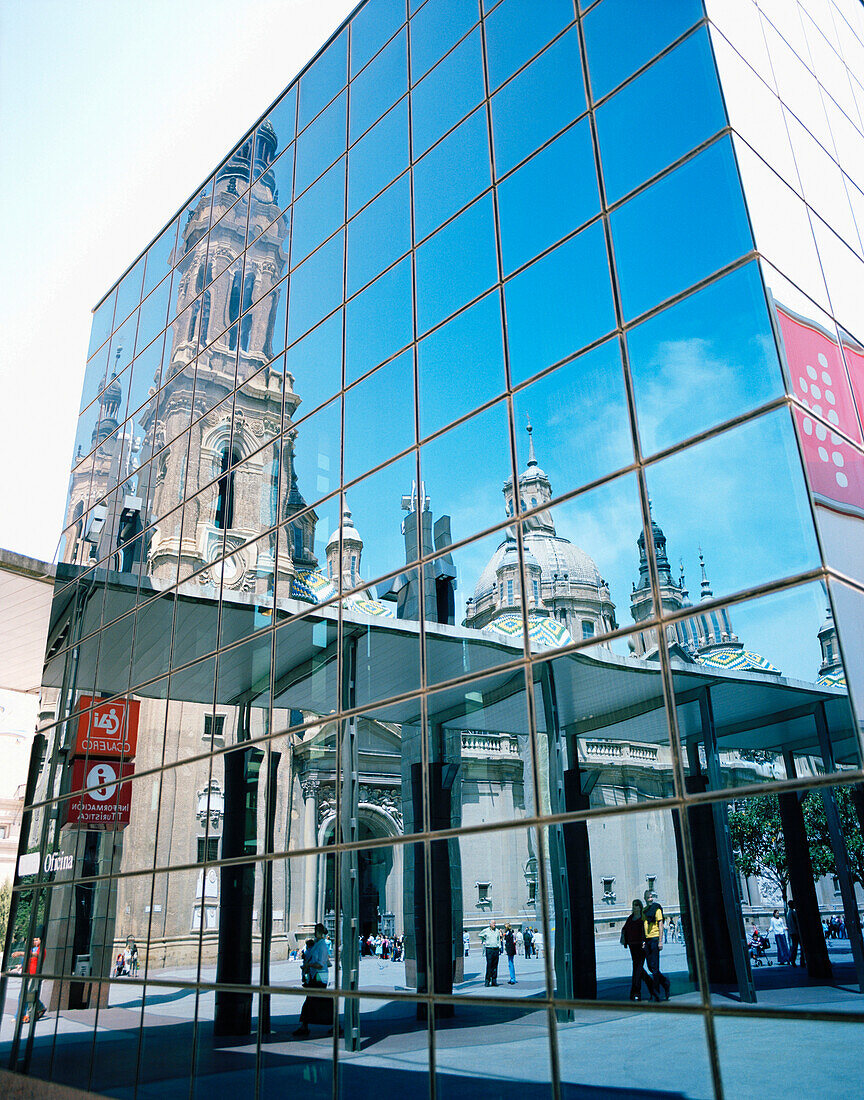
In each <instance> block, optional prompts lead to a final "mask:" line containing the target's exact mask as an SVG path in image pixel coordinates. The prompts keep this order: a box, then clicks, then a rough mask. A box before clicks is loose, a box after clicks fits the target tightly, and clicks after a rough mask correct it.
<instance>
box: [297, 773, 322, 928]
mask: <svg viewBox="0 0 864 1100" xmlns="http://www.w3.org/2000/svg"><path fill="white" fill-rule="evenodd" d="M320 786H321V784H320V783H319V781H318V780H317V779H305V780H304V781H303V783H302V786H301V790H302V791H303V847H304V848H306V849H307V850H309V851H311V850H312V849H313V848H314V847H315V846H316V844H317V841H318V790H319V788H320ZM303 862H304V864H305V866H304V868H303V924H304V925H314V924H315V921H316V911H315V908H316V905H317V901H318V856H316V855H312V856H306V857H305V859H304V860H303Z"/></svg>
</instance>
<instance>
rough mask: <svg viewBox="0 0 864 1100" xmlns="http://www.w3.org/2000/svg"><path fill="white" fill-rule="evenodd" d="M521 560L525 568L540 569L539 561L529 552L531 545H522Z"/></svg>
mask: <svg viewBox="0 0 864 1100" xmlns="http://www.w3.org/2000/svg"><path fill="white" fill-rule="evenodd" d="M522 560H523V562H524V563H525V568H526V569H536V570H537V571H538V572H539V571H540V562H539V561H537V559H536V558H535V557H534V555H533V554H532V553H531V547H530V546H528V545H527V543H526V544H525V545H524V546H523V547H522Z"/></svg>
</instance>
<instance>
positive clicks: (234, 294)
mask: <svg viewBox="0 0 864 1100" xmlns="http://www.w3.org/2000/svg"><path fill="white" fill-rule="evenodd" d="M239 316H240V272H239V271H235V272H234V278H233V280H232V282H231V293H230V294H229V295H228V317H227V321H228V324H229V325H232V326H233V327H232V328H231V329H230V330H229V332H228V348H229V350H230V351H234V349H235V348H236V347H237V326H236V325H235V324H234V322H235V321H236V320H237V318H238V317H239Z"/></svg>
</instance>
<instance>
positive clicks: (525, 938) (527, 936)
mask: <svg viewBox="0 0 864 1100" xmlns="http://www.w3.org/2000/svg"><path fill="white" fill-rule="evenodd" d="M522 943H523V945H524V947H525V958H526V959H530V958H531V929H530V928H529V927H528V925H527V924H526V925H525V929H524V931H523V932H522Z"/></svg>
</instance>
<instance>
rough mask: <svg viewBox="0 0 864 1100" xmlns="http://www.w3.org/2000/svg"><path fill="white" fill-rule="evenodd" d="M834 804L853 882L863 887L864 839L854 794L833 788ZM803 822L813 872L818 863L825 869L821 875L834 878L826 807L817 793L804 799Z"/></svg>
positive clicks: (841, 788)
mask: <svg viewBox="0 0 864 1100" xmlns="http://www.w3.org/2000/svg"><path fill="white" fill-rule="evenodd" d="M834 801H835V802H836V804H837V812H838V813H839V815H840V826H841V828H842V830H843V837H844V839H845V841H846V851H847V853H848V856H849V872H850V874H851V875H852V878H853V880H854V881H855V882H857V883H858V884H859V885H861V886H864V837H862V835H861V829H860V826H859V823H858V816H857V812H856V808H855V804H854V795H853V793H852V791H851V790H850V789H849V788H848V787H836V788H834ZM804 822H805V824H806V826H807V837H808V839H809V840H810V855H811V858H812V859H813V867H814V870H815V868H816V866H817V863H818V865H819V866H820V867H823V868H824V870H823V872H822V873H823V874H826V875H836V874H837V867H836V864H835V862H834V851H833V849H832V847H831V837H830V835H829V833H828V821H827V819H826V817H825V808H824V806H823V803H822V800H821V799H820V798H819V797H818V795H816V794H809V795H808V796H807V798H806V799H805V800H804Z"/></svg>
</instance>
